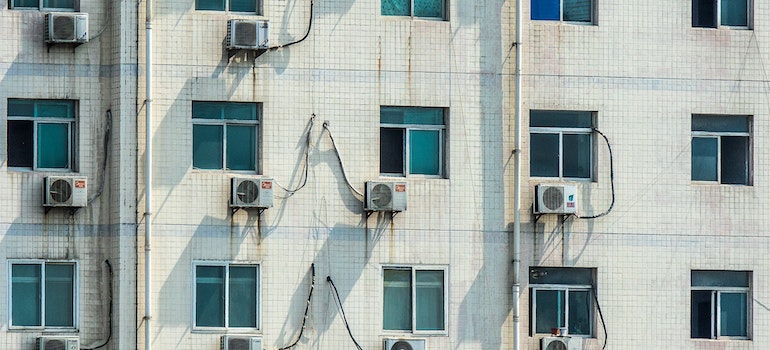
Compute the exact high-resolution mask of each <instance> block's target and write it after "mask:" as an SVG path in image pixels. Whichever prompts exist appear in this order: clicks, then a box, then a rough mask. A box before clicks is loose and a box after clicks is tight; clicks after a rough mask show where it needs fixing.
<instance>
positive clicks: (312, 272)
mask: <svg viewBox="0 0 770 350" xmlns="http://www.w3.org/2000/svg"><path fill="white" fill-rule="evenodd" d="M314 288H315V264H310V292H309V293H308V295H307V304H305V316H303V317H302V327H301V328H300V329H299V334H297V339H294V342H293V343H291V345H288V346H284V347H282V348H279V349H278V350H286V349H291V348H293V347H294V346H295V345H297V343H299V340H300V339H302V333H304V332H305V324H306V323H307V316H308V312H309V310H310V299H311V298H312V297H313V289H314Z"/></svg>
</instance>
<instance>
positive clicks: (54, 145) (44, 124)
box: [7, 99, 76, 170]
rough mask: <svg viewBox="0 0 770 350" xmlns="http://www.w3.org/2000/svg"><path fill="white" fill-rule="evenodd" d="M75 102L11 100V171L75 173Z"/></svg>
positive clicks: (9, 104) (9, 118)
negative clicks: (65, 171) (66, 171)
mask: <svg viewBox="0 0 770 350" xmlns="http://www.w3.org/2000/svg"><path fill="white" fill-rule="evenodd" d="M75 110H76V103H75V101H72V100H28V99H8V129H7V133H8V134H7V135H8V167H10V168H21V169H31V170H74V165H73V164H74V158H75V155H74V154H75Z"/></svg>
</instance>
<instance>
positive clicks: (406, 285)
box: [382, 270, 412, 331]
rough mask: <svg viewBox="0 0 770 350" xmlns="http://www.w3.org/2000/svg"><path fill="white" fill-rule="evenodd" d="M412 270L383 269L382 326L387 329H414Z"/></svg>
mask: <svg viewBox="0 0 770 350" xmlns="http://www.w3.org/2000/svg"><path fill="white" fill-rule="evenodd" d="M411 280H412V277H411V271H409V270H385V271H383V293H382V295H383V301H382V326H383V328H384V329H387V330H404V331H408V330H411V329H412V316H411V315H412V311H411V310H412V297H411V293H412V292H411Z"/></svg>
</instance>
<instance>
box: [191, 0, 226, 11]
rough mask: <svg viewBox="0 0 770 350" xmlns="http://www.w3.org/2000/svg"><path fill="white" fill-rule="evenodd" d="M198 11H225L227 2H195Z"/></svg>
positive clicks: (223, 0) (208, 0)
mask: <svg viewBox="0 0 770 350" xmlns="http://www.w3.org/2000/svg"><path fill="white" fill-rule="evenodd" d="M195 9H196V10H215V11H224V10H225V0H195Z"/></svg>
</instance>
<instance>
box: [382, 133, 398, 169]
mask: <svg viewBox="0 0 770 350" xmlns="http://www.w3.org/2000/svg"><path fill="white" fill-rule="evenodd" d="M380 173H383V174H403V173H404V129H390V128H380Z"/></svg>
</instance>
